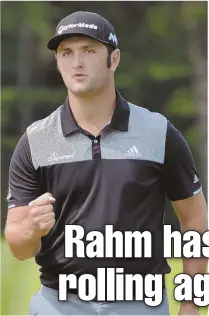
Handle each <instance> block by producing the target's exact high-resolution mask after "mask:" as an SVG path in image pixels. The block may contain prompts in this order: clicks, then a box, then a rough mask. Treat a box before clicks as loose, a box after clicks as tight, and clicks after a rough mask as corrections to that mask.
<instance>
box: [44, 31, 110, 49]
mask: <svg viewBox="0 0 209 316" xmlns="http://www.w3.org/2000/svg"><path fill="white" fill-rule="evenodd" d="M73 36H87V37H90V38H93V39H95V40H97V41H99V42H102V43H104V44H110V45H112V44H111V43H109V42H105V41H102V40H100V39H98V38H97V37H94V36H91V35H89V34H87V33H85V32H79V33H65V34H61V35H56V36H54V37H52V38H51V39H50V40H49V41H48V44H47V48H48V49H50V50H56V49H57V47H58V46H59V44H60V43H61V42H62V41H63V40H64V39H66V38H70V37H73ZM112 46H113V47H115V48H116V46H114V45H112Z"/></svg>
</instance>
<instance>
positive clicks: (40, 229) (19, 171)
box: [5, 133, 55, 260]
mask: <svg viewBox="0 0 209 316" xmlns="http://www.w3.org/2000/svg"><path fill="white" fill-rule="evenodd" d="M8 191H9V192H8V196H7V201H8V214H7V220H6V227H5V237H6V241H7V243H8V245H9V248H10V250H11V252H12V254H13V255H14V257H16V258H17V259H19V260H25V259H29V258H32V257H34V256H35V255H36V254H37V253H38V252H39V251H40V247H41V237H42V236H44V235H46V234H47V233H48V231H49V230H50V229H51V228H52V226H53V225H54V212H53V208H52V206H51V204H50V203H51V202H52V203H53V202H54V201H55V200H54V199H53V198H51V200H50V198H49V196H51V195H49V194H46V195H43V196H41V190H40V180H39V177H38V172H37V170H35V168H34V166H33V162H32V158H31V152H30V146H29V142H28V137H27V134H26V133H25V134H24V135H23V136H22V138H21V139H20V141H19V142H18V144H17V146H16V148H15V151H14V153H13V156H12V159H11V162H10V168H9V190H8Z"/></svg>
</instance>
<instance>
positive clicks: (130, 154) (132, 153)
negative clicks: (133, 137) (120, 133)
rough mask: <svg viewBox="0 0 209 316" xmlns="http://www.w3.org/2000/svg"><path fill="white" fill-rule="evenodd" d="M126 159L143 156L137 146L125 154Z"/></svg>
mask: <svg viewBox="0 0 209 316" xmlns="http://www.w3.org/2000/svg"><path fill="white" fill-rule="evenodd" d="M125 156H126V157H140V158H141V157H142V154H141V153H140V152H139V151H138V149H137V148H136V146H135V145H134V146H132V147H131V148H130V149H129V150H127V152H126V153H125Z"/></svg>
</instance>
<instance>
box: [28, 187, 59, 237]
mask: <svg viewBox="0 0 209 316" xmlns="http://www.w3.org/2000/svg"><path fill="white" fill-rule="evenodd" d="M54 202H55V199H54V198H53V197H52V195H51V194H50V193H45V194H43V195H41V196H39V197H38V198H37V199H36V200H33V201H32V202H30V203H29V214H28V224H29V230H30V231H31V234H32V235H33V236H34V237H36V238H41V237H43V236H45V235H47V234H48V233H49V231H50V230H51V229H52V227H53V226H54V224H55V213H54V210H53V205H52V204H53V203H54Z"/></svg>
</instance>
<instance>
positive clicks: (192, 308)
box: [178, 302, 200, 316]
mask: <svg viewBox="0 0 209 316" xmlns="http://www.w3.org/2000/svg"><path fill="white" fill-rule="evenodd" d="M178 315H179V316H184V315H193V316H196V315H200V314H199V307H198V306H196V305H195V304H194V303H193V302H182V303H181V307H180V311H179V313H178Z"/></svg>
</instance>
